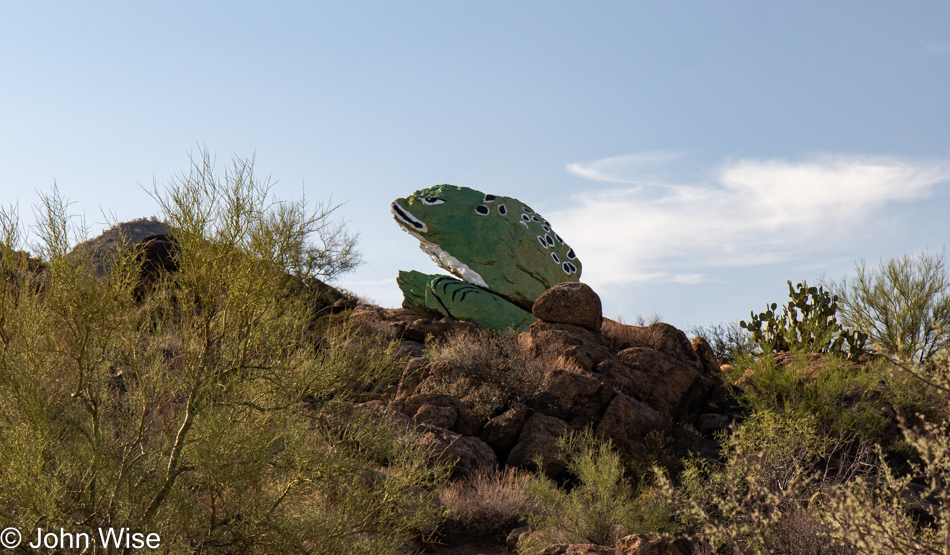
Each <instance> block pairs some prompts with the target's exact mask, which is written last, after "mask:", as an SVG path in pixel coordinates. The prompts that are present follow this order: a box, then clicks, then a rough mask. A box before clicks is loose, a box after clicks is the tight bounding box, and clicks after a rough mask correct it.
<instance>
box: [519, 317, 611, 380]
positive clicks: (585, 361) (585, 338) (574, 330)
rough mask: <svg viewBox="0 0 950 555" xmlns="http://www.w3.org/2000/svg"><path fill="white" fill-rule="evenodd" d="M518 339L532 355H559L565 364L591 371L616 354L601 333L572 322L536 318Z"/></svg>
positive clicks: (551, 356)
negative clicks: (611, 350)
mask: <svg viewBox="0 0 950 555" xmlns="http://www.w3.org/2000/svg"><path fill="white" fill-rule="evenodd" d="M518 342H519V343H520V345H521V346H522V348H523V349H525V350H526V351H528V352H529V353H531V355H532V356H536V357H538V356H540V357H549V358H558V357H559V358H562V359H563V361H564V363H566V366H573V367H574V368H578V369H583V370H588V371H589V370H592V369H593V368H594V366H596V365H597V363H599V362H600V361H602V360H605V359H607V358H609V357H610V356H611V355H612V354H613V353H611V352H610V349H609V348H608V347H607V343H606V341H605V340H604V339H603V338H602V337H601V336H600V335H598V334H596V333H594V332H592V331H590V330H588V329H586V328H582V327H580V326H575V325H571V324H551V323H548V322H535V323H533V324H531V327H530V329H529V331H527V332H523V333H522V334H521V335H520V336H518Z"/></svg>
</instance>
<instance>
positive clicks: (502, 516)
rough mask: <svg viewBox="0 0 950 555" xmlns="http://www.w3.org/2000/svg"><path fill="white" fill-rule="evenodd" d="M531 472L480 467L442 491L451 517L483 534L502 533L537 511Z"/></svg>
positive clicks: (441, 494)
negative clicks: (531, 490) (531, 484)
mask: <svg viewBox="0 0 950 555" xmlns="http://www.w3.org/2000/svg"><path fill="white" fill-rule="evenodd" d="M531 479H532V478H531V474H528V473H525V472H522V471H518V470H515V469H513V468H506V469H505V470H497V469H490V470H480V471H478V472H477V473H475V474H474V475H472V476H470V477H468V478H466V479H464V480H459V481H457V482H453V483H452V484H450V485H448V486H446V487H445V488H443V489H442V491H441V492H440V493H439V499H440V500H441V501H442V504H443V505H445V506H446V507H447V508H448V510H449V513H450V514H451V518H452V520H454V521H455V522H456V523H457V524H458V525H459V526H460V527H461V528H463V529H465V530H470V531H473V532H476V533H478V534H482V535H496V536H498V535H502V534H505V533H507V532H508V531H510V530H511V529H512V528H514V527H515V526H517V525H518V524H520V523H522V522H524V521H525V520H527V518H528V516H529V515H531V514H535V513H537V511H538V507H537V503H536V500H535V499H534V497H532V496H531V495H529V492H528V488H529V484H530V482H531Z"/></svg>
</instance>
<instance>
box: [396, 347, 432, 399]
mask: <svg viewBox="0 0 950 555" xmlns="http://www.w3.org/2000/svg"><path fill="white" fill-rule="evenodd" d="M427 362H428V361H427V360H426V358H425V357H422V356H419V357H412V358H410V359H409V360H408V361H406V367H405V368H404V369H403V371H402V377H401V378H400V379H399V389H398V390H397V391H396V399H405V398H407V397H410V396H412V394H413V393H415V392H416V387H417V386H418V385H419V382H421V381H422V379H423V378H425V377H426V375H427V374H428V366H427V364H426V363H427Z"/></svg>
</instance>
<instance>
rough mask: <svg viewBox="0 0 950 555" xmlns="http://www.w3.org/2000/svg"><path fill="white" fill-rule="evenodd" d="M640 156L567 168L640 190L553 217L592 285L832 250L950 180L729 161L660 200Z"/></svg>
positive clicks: (915, 164)
mask: <svg viewBox="0 0 950 555" xmlns="http://www.w3.org/2000/svg"><path fill="white" fill-rule="evenodd" d="M640 156H643V155H632V156H629V157H616V158H607V159H604V160H598V161H596V162H592V163H589V164H578V163H575V164H570V165H568V171H569V172H571V173H573V174H574V175H578V176H581V177H584V178H586V179H592V180H596V181H601V182H605V183H612V184H632V185H630V186H627V187H618V186H614V187H612V188H610V189H607V190H603V191H598V192H590V191H587V192H585V193H584V194H583V195H576V196H575V197H573V199H572V200H573V202H572V207H571V208H568V209H565V210H561V211H560V212H557V213H549V214H546V215H547V216H548V217H549V219H550V220H551V221H552V222H553V223H554V224H555V225H556V227H557V229H558V231H559V233H561V235H563V236H564V237H565V238H568V239H569V240H570V243H571V245H572V246H573V247H574V249H575V250H576V251H577V253H578V255H580V258H581V260H582V261H584V262H585V269H584V274H585V279H587V280H591V282H592V283H599V284H619V283H630V282H642V281H673V282H680V283H699V282H702V281H704V279H705V278H704V274H703V271H704V270H705V271H708V270H709V269H710V268H713V267H718V266H751V265H758V264H768V263H775V262H781V261H789V260H794V259H796V258H799V257H802V256H805V255H808V254H814V253H817V252H825V251H831V250H833V249H834V248H835V247H836V245H841V244H844V243H847V242H848V241H852V240H854V238H856V237H859V236H860V234H861V233H864V232H866V231H867V228H866V225H867V224H868V222H869V221H871V219H872V217H874V216H875V215H880V213H881V211H882V210H883V209H884V208H885V207H886V206H888V205H889V204H890V203H893V202H898V201H908V200H913V199H920V198H923V197H926V196H928V195H930V194H931V193H932V192H933V190H934V188H935V187H936V186H937V185H939V184H941V183H945V182H947V181H950V162H948V161H935V162H922V161H914V160H905V159H896V158H882V157H860V156H841V155H826V156H821V157H817V158H814V159H812V160H807V161H801V162H790V161H786V160H738V161H729V162H725V163H723V164H721V165H720V166H719V167H718V168H715V169H713V170H711V171H710V172H708V175H709V177H708V179H707V180H705V182H702V183H695V184H690V185H681V184H680V185H672V184H667V185H665V186H664V187H663V188H662V189H659V191H660V193H659V194H657V191H658V189H656V188H654V187H647V186H644V185H641V184H638V183H639V181H638V180H637V178H636V177H635V176H634V175H631V174H630V173H629V172H631V171H635V170H636V168H637V165H638V163H639V162H638V161H639V160H641V159H642V158H639V157H640ZM651 156H654V153H647V154H646V157H647V158H648V159H650V160H656V158H650V157H651ZM672 159H674V158H672V157H671V158H669V160H672ZM622 160H633V161H634V163H632V164H631V163H620V161H622ZM588 261H589V262H588Z"/></svg>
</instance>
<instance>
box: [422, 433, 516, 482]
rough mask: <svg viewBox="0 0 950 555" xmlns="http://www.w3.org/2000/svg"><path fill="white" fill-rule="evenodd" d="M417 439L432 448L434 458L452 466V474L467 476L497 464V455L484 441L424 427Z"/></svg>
mask: <svg viewBox="0 0 950 555" xmlns="http://www.w3.org/2000/svg"><path fill="white" fill-rule="evenodd" d="M420 432H421V433H420V436H419V438H418V439H417V441H418V442H419V443H421V444H422V445H424V446H426V447H428V448H430V449H431V450H432V453H433V455H434V456H435V459H436V460H438V461H440V462H443V463H447V464H450V465H452V466H453V475H455V476H467V475H471V474H473V473H474V472H476V471H478V469H480V468H494V467H496V466H498V457H496V456H495V452H494V451H492V448H491V447H489V446H488V445H487V444H486V443H485V442H484V441H482V440H480V439H478V438H477V437H471V436H463V435H460V434H457V433H455V432H450V431H449V430H445V429H443V428H434V427H428V426H427V427H424V428H422V429H421V430H420Z"/></svg>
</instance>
